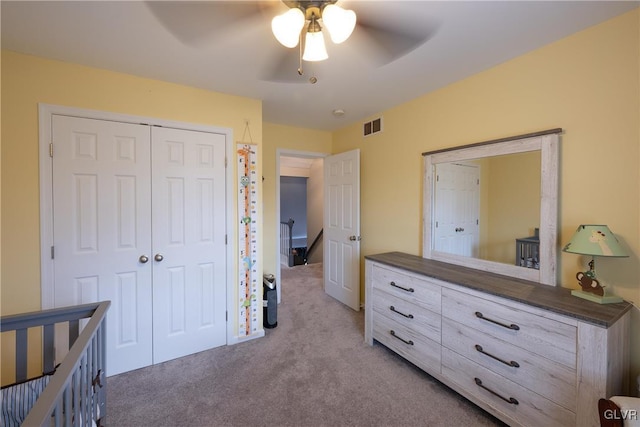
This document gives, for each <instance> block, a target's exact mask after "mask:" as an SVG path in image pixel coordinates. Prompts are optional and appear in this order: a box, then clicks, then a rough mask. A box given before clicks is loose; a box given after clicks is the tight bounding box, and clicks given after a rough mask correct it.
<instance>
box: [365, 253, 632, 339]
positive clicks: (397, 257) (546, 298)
mask: <svg viewBox="0 0 640 427" xmlns="http://www.w3.org/2000/svg"><path fill="white" fill-rule="evenodd" d="M365 259H368V260H371V261H375V262H378V263H380V264H385V265H388V266H391V267H397V268H401V269H403V270H407V271H410V272H413V273H417V274H421V275H424V276H427V277H432V278H434V279H439V280H444V281H446V282H449V283H453V284H456V285H460V286H464V287H466V288H469V289H475V290H477V291H481V292H485V293H488V294H492V295H496V296H499V297H503V298H507V299H510V300H513V301H517V302H520V303H523V304H527V305H531V306H534V307H539V308H543V309H545V310H549V311H552V312H555V313H558V314H562V315H565V316H569V317H573V318H576V319H579V320H582V321H585V322H588V323H591V324H594V325H597V326H602V327H605V328H608V327H609V326H611V325H613V324H614V323H615V322H616V321H617V320H618V319H619V318H620V317H622V315H623V314H625V313H626V312H627V311H629V310H630V309H631V307H632V305H631V304H630V303H628V302H626V301H624V302H621V303H616V304H598V303H595V302H591V301H587V300H585V299H582V298H578V297H574V296H573V295H571V290H570V289H566V288H562V287H559V286H547V285H541V284H539V283H535V282H530V281H528V280H522V279H517V278H514V277H508V276H502V275H499V274H495V273H489V272H486V271H481V270H476V269H473V268H468V267H463V266H459V265H455V264H449V263H446V262H441V261H435V260H431V259H425V258H421V257H419V256H416V255H409V254H405V253H402V252H387V253H383V254H376V255H367V256H365Z"/></svg>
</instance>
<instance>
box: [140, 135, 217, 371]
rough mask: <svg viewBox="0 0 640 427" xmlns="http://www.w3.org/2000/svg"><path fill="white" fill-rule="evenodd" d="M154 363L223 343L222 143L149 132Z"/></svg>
mask: <svg viewBox="0 0 640 427" xmlns="http://www.w3.org/2000/svg"><path fill="white" fill-rule="evenodd" d="M152 140H153V150H152V151H153V163H152V164H153V197H152V200H153V259H152V262H153V330H154V334H153V336H154V341H153V357H154V363H159V362H162V361H165V360H169V359H173V358H176V357H180V356H184V355H187V354H192V353H195V352H198V351H202V350H206V349H209V348H213V347H217V346H220V345H223V344H225V343H226V323H225V322H226V312H225V311H226V292H225V290H226V256H225V230H226V227H225V197H226V195H225V136H224V135H220V134H212V133H205V132H196V131H185V130H178V129H169V128H158V127H154V128H153V131H152Z"/></svg>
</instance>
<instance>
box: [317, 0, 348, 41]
mask: <svg viewBox="0 0 640 427" xmlns="http://www.w3.org/2000/svg"><path fill="white" fill-rule="evenodd" d="M322 22H324V25H325V26H326V27H327V31H329V35H330V36H331V41H333V42H334V43H335V44H340V43H342V42H343V41H345V40H347V39H348V38H349V36H351V33H353V29H354V28H355V27H356V13H355V12H354V11H353V10H346V9H343V8H341V7H340V6H336V5H335V4H328V5H326V6H325V7H324V9H323V10H322Z"/></svg>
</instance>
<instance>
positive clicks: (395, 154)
mask: <svg viewBox="0 0 640 427" xmlns="http://www.w3.org/2000/svg"><path fill="white" fill-rule="evenodd" d="M638 15H639V10H638V9H636V10H634V11H632V12H630V13H627V14H625V15H622V16H620V17H617V18H615V19H612V20H610V21H607V22H604V23H602V24H600V25H597V26H594V27H591V28H589V29H587V30H585V31H582V32H580V33H577V34H574V35H572V36H570V37H567V38H565V39H563V40H560V41H558V42H555V43H553V44H550V45H547V46H545V47H543V48H540V49H538V50H536V51H533V52H531V53H528V54H526V55H523V56H521V57H518V58H516V59H513V60H511V61H508V62H505V63H503V64H501V65H499V66H497V67H494V68H492V69H489V70H487V71H485V72H482V73H479V74H476V75H474V76H472V77H470V78H467V79H465V80H462V81H459V82H457V83H455V84H452V85H450V86H447V87H445V88H443V89H441V90H438V91H435V92H433V93H430V94H427V95H425V96H422V97H420V98H417V99H415V100H413V101H411V102H408V103H405V104H403V105H400V106H398V107H396V108H392V109H390V110H387V111H384V112H382V115H383V117H384V130H383V132H381V133H380V134H377V135H375V136H373V137H369V138H367V139H366V143H365V140H364V139H363V138H362V136H361V135H360V126H361V125H360V124H359V123H358V124H353V125H351V126H348V127H346V128H344V129H341V130H340V131H338V132H335V133H334V140H333V151H334V153H337V152H342V151H346V150H350V149H353V148H360V149H361V155H362V158H361V161H362V163H361V167H362V171H361V179H362V184H361V185H362V202H361V205H362V206H361V207H362V212H364V213H365V214H363V215H362V220H361V221H362V224H361V226H362V229H361V232H362V236H363V239H362V255H368V254H372V253H377V252H382V251H389V250H401V251H404V252H408V253H411V254H417V255H419V254H421V245H422V242H421V229H422V224H421V215H422V208H421V204H422V197H421V195H422V173H423V172H422V158H421V155H420V154H421V153H422V152H424V151H430V150H434V149H438V148H444V147H453V146H457V145H462V144H469V143H473V142H478V141H486V140H491V139H495V138H500V137H506V136H511V135H518V134H524V133H529V132H534V131H539V130H544V129H551V128H556V127H562V128H563V129H564V130H565V132H564V134H563V135H562V138H561V162H560V163H561V164H560V173H561V178H560V198H561V199H560V207H559V209H560V217H559V221H560V222H559V226H560V229H559V232H560V234H559V238H560V241H561V242H562V243H564V242H566V241H568V239H569V238H570V237H571V235H572V233H573V231H574V230H575V228H576V227H577V226H578V225H579V224H581V223H605V224H608V225H609V226H610V228H611V229H612V230H613V232H614V233H616V235H617V236H618V237H619V238H620V239H621V241H622V244H623V245H624V246H625V247H626V248H628V249H629V252H630V254H631V256H630V257H629V258H616V259H599V260H598V272H599V275H600V276H601V277H605V278H607V279H608V281H609V283H610V284H611V285H612V287H613V290H614V292H615V293H616V294H618V295H620V296H622V297H624V298H625V299H627V300H631V301H635V302H636V303H637V304H638V303H640V262H639V259H638V257H639V256H640V238H639V236H640V229H639V227H640V220H639V219H640V206H639V205H640V196H639V195H640V188H639V187H640V176H639V174H638V170H639V168H638V159H639V156H640V96H639V93H640V84H639V82H640V64H639V62H640V61H639V58H640V18H639V16H638ZM372 117H375V116H372ZM416 124H419V125H416ZM587 261H588V260H587V259H585V258H584V257H580V256H576V255H571V254H564V253H562V255H561V259H560V265H559V276H560V277H559V279H560V283H561V284H562V286H565V287H570V288H578V285H577V283H575V278H574V275H575V273H576V271H579V270H584V269H585V268H586V262H587ZM632 337H633V338H632V358H631V359H632V375H634V378H635V376H636V375H638V373H640V310H638V309H637V308H634V313H633V316H632ZM634 383H635V380H634Z"/></svg>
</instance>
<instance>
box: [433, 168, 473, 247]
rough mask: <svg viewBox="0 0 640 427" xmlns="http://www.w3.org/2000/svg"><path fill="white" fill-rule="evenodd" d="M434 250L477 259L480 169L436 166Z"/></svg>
mask: <svg viewBox="0 0 640 427" xmlns="http://www.w3.org/2000/svg"><path fill="white" fill-rule="evenodd" d="M436 174H437V176H436V185H435V187H436V188H435V198H436V202H435V206H436V208H435V220H436V221H435V223H436V227H435V229H434V234H435V236H434V248H433V249H434V250H436V251H439V252H446V253H450V254H456V255H462V256H469V257H475V258H477V257H478V256H479V255H480V254H479V241H480V225H479V218H480V188H479V187H480V184H479V182H480V181H479V179H480V169H479V167H478V166H477V165H469V164H457V163H438V164H437V165H436Z"/></svg>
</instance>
